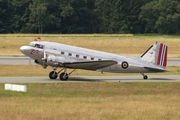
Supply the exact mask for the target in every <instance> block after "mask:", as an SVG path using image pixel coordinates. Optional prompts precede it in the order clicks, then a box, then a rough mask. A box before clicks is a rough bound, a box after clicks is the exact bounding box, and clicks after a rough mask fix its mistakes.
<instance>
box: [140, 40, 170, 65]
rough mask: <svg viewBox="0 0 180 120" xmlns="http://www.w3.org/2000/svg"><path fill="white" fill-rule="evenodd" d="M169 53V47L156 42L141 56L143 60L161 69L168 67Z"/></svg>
mask: <svg viewBox="0 0 180 120" xmlns="http://www.w3.org/2000/svg"><path fill="white" fill-rule="evenodd" d="M167 51H168V47H167V46H166V45H165V44H163V43H157V42H156V43H155V44H153V45H152V46H151V47H150V48H149V49H148V50H147V51H146V52H145V53H144V54H143V55H142V56H141V59H142V60H143V61H146V62H149V63H152V64H155V65H157V66H160V67H166V65H167Z"/></svg>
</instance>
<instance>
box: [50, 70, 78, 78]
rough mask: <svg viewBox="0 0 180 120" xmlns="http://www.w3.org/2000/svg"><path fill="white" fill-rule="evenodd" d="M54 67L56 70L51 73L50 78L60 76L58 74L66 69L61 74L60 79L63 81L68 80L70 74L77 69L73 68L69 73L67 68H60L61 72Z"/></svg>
mask: <svg viewBox="0 0 180 120" xmlns="http://www.w3.org/2000/svg"><path fill="white" fill-rule="evenodd" d="M53 69H54V70H53V71H51V72H50V73H49V78H50V79H56V78H57V77H58V74H59V73H60V72H61V71H63V70H64V72H62V73H61V74H60V75H59V79H60V80H61V81H67V80H68V78H69V75H70V74H71V73H73V72H74V71H75V69H74V70H72V71H71V72H70V73H69V74H67V72H66V68H63V69H62V70H60V71H59V72H56V70H57V68H53Z"/></svg>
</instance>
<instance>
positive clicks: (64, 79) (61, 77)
mask: <svg viewBox="0 0 180 120" xmlns="http://www.w3.org/2000/svg"><path fill="white" fill-rule="evenodd" d="M59 78H60V80H61V81H67V80H68V78H69V77H68V74H67V73H65V72H63V73H61V74H60V76H59Z"/></svg>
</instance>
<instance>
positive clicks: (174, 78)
mask: <svg viewBox="0 0 180 120" xmlns="http://www.w3.org/2000/svg"><path fill="white" fill-rule="evenodd" d="M68 82H180V75H149V79H148V80H144V79H143V78H142V76H141V75H139V76H137V75H135V76H70V77H69V80H68V81H60V80H59V79H56V80H50V79H49V78H48V77H0V83H68Z"/></svg>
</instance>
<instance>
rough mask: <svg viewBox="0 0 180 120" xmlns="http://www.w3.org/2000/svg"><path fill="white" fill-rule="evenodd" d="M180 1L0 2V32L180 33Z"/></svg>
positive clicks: (29, 0)
mask: <svg viewBox="0 0 180 120" xmlns="http://www.w3.org/2000/svg"><path fill="white" fill-rule="evenodd" d="M179 27H180V1H179V0H51V1H49V0H23V1H19V0H0V33H57V34H58V33H133V34H134V33H160V34H180V29H179Z"/></svg>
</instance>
